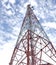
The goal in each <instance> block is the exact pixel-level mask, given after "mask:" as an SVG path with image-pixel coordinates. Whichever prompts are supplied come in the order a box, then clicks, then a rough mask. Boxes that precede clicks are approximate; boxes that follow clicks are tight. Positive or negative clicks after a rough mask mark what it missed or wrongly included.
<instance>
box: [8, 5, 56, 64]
mask: <svg viewBox="0 0 56 65" xmlns="http://www.w3.org/2000/svg"><path fill="white" fill-rule="evenodd" d="M55 64H56V50H55V48H54V47H53V45H52V43H51V41H50V40H49V38H48V36H47V35H46V33H45V31H44V30H43V28H42V26H41V24H40V23H39V21H38V19H37V18H36V16H35V14H34V13H33V10H32V8H31V6H30V5H28V6H27V11H26V15H25V17H24V20H23V24H22V27H21V30H20V33H19V36H18V39H17V43H16V45H15V48H14V51H13V54H12V57H11V60H10V63H9V65H55Z"/></svg>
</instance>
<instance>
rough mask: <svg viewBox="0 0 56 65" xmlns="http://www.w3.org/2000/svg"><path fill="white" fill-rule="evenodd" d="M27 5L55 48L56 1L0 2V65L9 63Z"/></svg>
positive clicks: (22, 0) (2, 0)
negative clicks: (31, 8)
mask: <svg viewBox="0 0 56 65" xmlns="http://www.w3.org/2000/svg"><path fill="white" fill-rule="evenodd" d="M28 3H30V4H31V6H33V7H34V13H35V15H36V16H37V18H38V20H39V22H40V23H41V25H42V26H43V28H44V30H45V32H46V33H47V35H48V37H49V39H50V40H51V42H52V43H53V45H54V47H56V0H0V65H8V63H9V61H10V58H11V55H12V52H13V49H14V46H15V44H16V40H17V37H18V34H19V31H20V27H21V24H22V21H23V18H24V16H25V13H26V7H27V4H28Z"/></svg>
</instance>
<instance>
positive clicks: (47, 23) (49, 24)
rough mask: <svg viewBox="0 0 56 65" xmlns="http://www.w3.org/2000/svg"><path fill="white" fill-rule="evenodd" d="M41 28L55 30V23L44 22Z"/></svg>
mask: <svg viewBox="0 0 56 65" xmlns="http://www.w3.org/2000/svg"><path fill="white" fill-rule="evenodd" d="M42 25H43V26H46V27H48V28H54V29H56V22H44V23H42Z"/></svg>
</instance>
